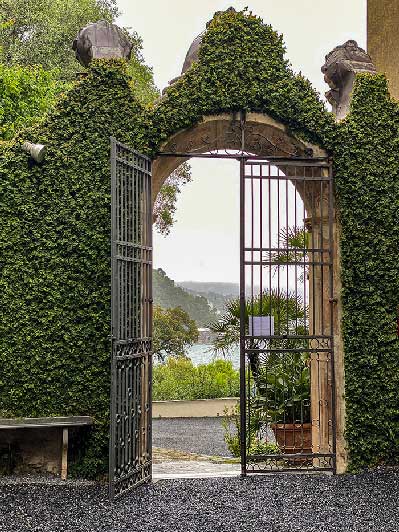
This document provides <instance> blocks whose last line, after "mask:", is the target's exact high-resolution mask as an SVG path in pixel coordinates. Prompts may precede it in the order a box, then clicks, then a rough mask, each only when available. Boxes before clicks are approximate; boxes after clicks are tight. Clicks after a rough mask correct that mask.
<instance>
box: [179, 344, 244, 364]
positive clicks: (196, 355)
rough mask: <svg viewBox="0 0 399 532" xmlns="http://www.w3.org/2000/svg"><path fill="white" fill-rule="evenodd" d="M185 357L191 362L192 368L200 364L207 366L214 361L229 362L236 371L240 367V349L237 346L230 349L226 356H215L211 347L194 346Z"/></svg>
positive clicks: (204, 345)
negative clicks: (222, 360)
mask: <svg viewBox="0 0 399 532" xmlns="http://www.w3.org/2000/svg"><path fill="white" fill-rule="evenodd" d="M187 355H188V357H189V358H191V360H192V361H193V364H194V366H199V365H200V364H209V362H213V361H214V360H216V359H224V360H231V362H232V363H233V367H234V368H236V369H238V368H239V367H240V348H239V347H238V346H237V347H236V348H234V349H232V350H231V351H230V352H229V353H228V354H227V355H226V356H223V355H215V353H214V351H213V346H212V345H206V344H194V345H193V346H191V347H190V349H189V350H188V351H187Z"/></svg>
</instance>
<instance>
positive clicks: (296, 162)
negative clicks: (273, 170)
mask: <svg viewBox="0 0 399 532" xmlns="http://www.w3.org/2000/svg"><path fill="white" fill-rule="evenodd" d="M231 151H234V150H231ZM157 157H182V158H185V159H193V158H196V159H236V160H241V159H244V160H246V161H248V162H250V161H251V162H253V164H254V165H259V164H265V163H266V162H267V161H271V162H276V163H277V162H278V163H284V164H286V165H287V166H317V167H322V168H329V165H330V158H329V157H283V156H281V157H280V156H278V155H270V156H267V157H265V156H259V157H255V158H254V156H253V155H251V154H250V153H240V152H239V151H238V150H237V153H193V152H173V151H170V152H166V151H160V152H157V153H156V154H155V157H154V159H156V158H157ZM259 161H262V162H259ZM281 178H282V179H283V176H282V177H281Z"/></svg>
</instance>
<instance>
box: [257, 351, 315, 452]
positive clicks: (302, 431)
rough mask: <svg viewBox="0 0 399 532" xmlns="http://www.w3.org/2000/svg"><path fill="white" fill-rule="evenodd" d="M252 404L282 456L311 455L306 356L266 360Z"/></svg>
mask: <svg viewBox="0 0 399 532" xmlns="http://www.w3.org/2000/svg"><path fill="white" fill-rule="evenodd" d="M253 401H254V407H255V408H256V409H259V410H260V411H261V412H263V413H264V417H265V418H266V419H265V420H266V421H267V422H268V423H269V424H270V426H271V428H272V429H273V432H274V434H275V437H276V441H277V443H278V445H279V447H280V449H281V451H282V452H283V453H288V454H295V453H311V452H312V423H311V417H310V416H311V414H310V370H309V355H308V353H298V352H293V353H292V352H291V353H289V352H286V353H283V354H282V356H281V357H278V356H276V355H274V357H273V360H272V357H269V360H268V361H267V363H266V364H265V365H263V366H262V367H261V369H260V371H259V373H258V376H257V393H256V396H255V397H254V399H253Z"/></svg>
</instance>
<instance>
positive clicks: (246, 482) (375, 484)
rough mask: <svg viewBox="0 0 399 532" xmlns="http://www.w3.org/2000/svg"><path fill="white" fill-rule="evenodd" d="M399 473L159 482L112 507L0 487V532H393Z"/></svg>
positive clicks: (43, 489)
mask: <svg viewBox="0 0 399 532" xmlns="http://www.w3.org/2000/svg"><path fill="white" fill-rule="evenodd" d="M398 494H399V473H395V472H383V471H378V472H374V473H368V474H364V475H359V476H356V477H354V476H350V475H346V476H342V477H338V476H337V477H332V476H321V475H319V476H305V475H293V474H290V475H283V474H276V475H273V476H266V477H249V478H246V479H240V478H228V479H199V480H198V479H195V480H173V481H167V480H165V481H160V482H157V483H155V484H150V485H147V486H142V487H140V488H138V489H137V490H136V491H135V492H134V493H133V494H130V495H129V496H128V497H125V498H124V499H122V500H119V501H117V502H116V503H114V504H113V505H112V504H110V503H109V502H108V501H107V499H106V489H105V488H104V487H103V486H98V485H96V486H92V485H82V484H79V485H73V484H72V483H71V482H67V483H65V484H64V486H62V487H61V486H60V485H59V484H57V483H54V484H50V485H44V484H27V483H25V484H21V483H20V484H17V483H15V482H14V483H11V482H8V481H7V480H0V531H1V532H25V531H35V532H100V531H101V532H126V531H130V532H136V531H137V532H138V531H140V532H183V531H184V532H186V531H189V532H199V531H201V532H209V531H215V532H235V531H237V532H249V531H254V532H255V531H256V532H285V531H290V532H398V529H399V520H398V519H399V516H398V502H399V500H398V498H399V495H398Z"/></svg>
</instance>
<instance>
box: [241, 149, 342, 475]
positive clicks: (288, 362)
mask: <svg viewBox="0 0 399 532" xmlns="http://www.w3.org/2000/svg"><path fill="white" fill-rule="evenodd" d="M240 175H241V192H240V194H241V203H240V210H241V213H240V220H241V231H240V232H241V236H240V253H241V257H240V272H241V273H240V275H241V279H240V308H241V317H240V324H241V334H240V338H241V340H240V344H241V345H240V351H241V397H240V405H241V406H240V416H241V425H240V426H241V432H240V441H241V464H242V474H243V475H245V474H247V473H263V472H266V471H287V470H296V469H300V470H318V471H323V470H329V471H335V395H334V394H335V383H334V346H333V338H334V323H333V303H334V297H333V189H332V171H331V162H330V161H329V160H328V159H324V160H323V159H318V160H314V159H294V158H291V159H287V160H284V159H282V158H280V159H277V160H275V161H273V160H268V161H266V160H261V159H260V158H253V159H251V158H250V157H248V158H242V159H241V172H240Z"/></svg>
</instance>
